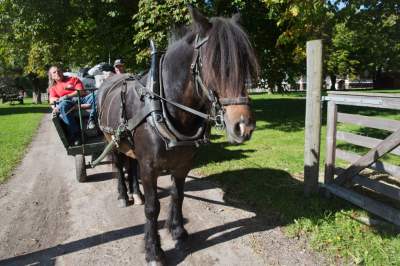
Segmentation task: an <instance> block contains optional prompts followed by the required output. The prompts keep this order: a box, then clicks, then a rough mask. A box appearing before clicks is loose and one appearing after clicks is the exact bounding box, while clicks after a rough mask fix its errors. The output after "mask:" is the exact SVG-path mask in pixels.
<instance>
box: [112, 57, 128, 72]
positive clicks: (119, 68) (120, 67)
mask: <svg viewBox="0 0 400 266" xmlns="http://www.w3.org/2000/svg"><path fill="white" fill-rule="evenodd" d="M114 70H115V74H123V73H125V63H124V61H123V60H122V59H117V60H115V61H114Z"/></svg>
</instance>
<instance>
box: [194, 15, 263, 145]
mask: <svg viewBox="0 0 400 266" xmlns="http://www.w3.org/2000/svg"><path fill="white" fill-rule="evenodd" d="M190 13H191V15H192V19H193V26H194V31H195V33H196V35H197V36H198V37H197V38H196V41H195V46H196V45H197V46H198V49H199V60H200V62H201V76H202V79H203V81H204V85H205V86H206V87H207V88H210V89H211V90H212V91H213V92H214V94H215V95H216V96H217V98H218V99H219V103H220V104H221V105H222V106H223V108H224V121H225V125H226V131H227V133H228V139H229V141H230V142H234V143H242V142H244V141H246V140H248V139H250V137H251V134H252V132H253V130H254V128H255V119H254V117H253V114H252V112H251V110H250V106H249V98H248V94H247V87H249V86H250V85H251V82H252V81H254V80H255V79H256V78H257V76H258V64H257V60H256V58H255V55H254V51H253V48H252V46H251V44H250V42H249V39H248V37H247V35H246V33H245V32H244V31H243V30H242V29H241V27H240V26H239V24H238V19H239V16H238V15H234V16H233V17H232V18H230V19H227V18H219V17H216V18H212V19H210V20H208V19H207V18H206V17H204V16H203V15H202V14H201V13H200V12H199V11H197V10H196V9H192V8H190Z"/></svg>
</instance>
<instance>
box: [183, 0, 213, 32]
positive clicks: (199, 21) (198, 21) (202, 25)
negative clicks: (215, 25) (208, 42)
mask: <svg viewBox="0 0 400 266" xmlns="http://www.w3.org/2000/svg"><path fill="white" fill-rule="evenodd" d="M188 8H189V12H190V15H191V16H192V20H193V25H194V26H195V30H196V32H198V33H200V35H202V36H205V35H206V34H207V32H208V30H209V29H211V26H212V25H211V23H210V21H209V20H208V18H206V17H205V16H204V15H203V14H201V13H200V11H198V10H197V9H196V8H194V7H192V6H189V7H188Z"/></svg>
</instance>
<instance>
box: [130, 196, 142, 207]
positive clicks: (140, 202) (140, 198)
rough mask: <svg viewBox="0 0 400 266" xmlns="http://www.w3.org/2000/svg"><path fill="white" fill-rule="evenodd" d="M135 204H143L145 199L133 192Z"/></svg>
mask: <svg viewBox="0 0 400 266" xmlns="http://www.w3.org/2000/svg"><path fill="white" fill-rule="evenodd" d="M132 196H133V204H134V205H143V199H142V197H141V195H139V194H133V195H132Z"/></svg>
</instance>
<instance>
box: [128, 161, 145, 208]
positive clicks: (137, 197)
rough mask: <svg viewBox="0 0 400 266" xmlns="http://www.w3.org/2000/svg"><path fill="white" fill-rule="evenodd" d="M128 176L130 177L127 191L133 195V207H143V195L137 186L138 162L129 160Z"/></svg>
mask: <svg viewBox="0 0 400 266" xmlns="http://www.w3.org/2000/svg"><path fill="white" fill-rule="evenodd" d="M129 163H130V168H131V170H130V174H131V177H130V178H129V186H130V187H129V190H130V192H132V193H133V204H135V205H143V195H142V192H140V186H139V169H138V168H139V164H138V161H137V160H135V159H130V160H129Z"/></svg>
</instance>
